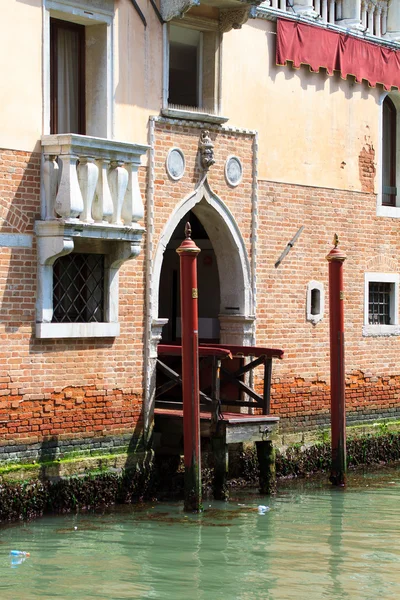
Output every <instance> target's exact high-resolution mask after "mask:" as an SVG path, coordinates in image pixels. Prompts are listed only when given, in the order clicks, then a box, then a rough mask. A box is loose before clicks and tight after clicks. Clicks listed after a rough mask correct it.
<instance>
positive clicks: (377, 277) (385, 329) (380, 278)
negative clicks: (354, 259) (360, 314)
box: [363, 272, 400, 337]
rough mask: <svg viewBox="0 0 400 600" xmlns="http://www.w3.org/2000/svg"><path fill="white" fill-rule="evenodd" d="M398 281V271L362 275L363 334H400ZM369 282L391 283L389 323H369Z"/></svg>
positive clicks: (399, 280)
mask: <svg viewBox="0 0 400 600" xmlns="http://www.w3.org/2000/svg"><path fill="white" fill-rule="evenodd" d="M399 282H400V276H399V274H398V273H373V272H369V273H365V275H364V326H363V336H366V337H373V336H394V335H400V325H399ZM370 283H392V284H393V290H392V295H391V302H390V319H391V321H392V323H391V324H390V325H370V324H369V322H368V321H369V306H368V304H369V284H370Z"/></svg>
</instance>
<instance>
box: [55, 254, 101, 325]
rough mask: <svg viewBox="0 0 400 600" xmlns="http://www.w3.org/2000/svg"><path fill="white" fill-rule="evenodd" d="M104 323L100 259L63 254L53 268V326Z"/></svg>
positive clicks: (93, 255) (98, 255)
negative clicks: (56, 324) (55, 324)
mask: <svg viewBox="0 0 400 600" xmlns="http://www.w3.org/2000/svg"><path fill="white" fill-rule="evenodd" d="M103 321H104V255H103V254H67V256H62V257H61V258H58V259H57V260H56V261H55V263H54V267H53V323H91V322H103Z"/></svg>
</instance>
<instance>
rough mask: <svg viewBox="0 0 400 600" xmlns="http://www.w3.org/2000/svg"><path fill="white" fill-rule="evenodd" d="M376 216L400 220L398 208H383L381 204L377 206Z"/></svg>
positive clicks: (399, 207) (399, 209)
mask: <svg viewBox="0 0 400 600" xmlns="http://www.w3.org/2000/svg"><path fill="white" fill-rule="evenodd" d="M376 216H377V217H389V218H392V219H400V206H384V205H383V204H378V206H377V209H376Z"/></svg>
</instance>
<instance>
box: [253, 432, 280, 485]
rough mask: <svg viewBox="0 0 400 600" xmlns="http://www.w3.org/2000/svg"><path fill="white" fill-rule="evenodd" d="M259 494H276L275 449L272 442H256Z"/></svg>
mask: <svg viewBox="0 0 400 600" xmlns="http://www.w3.org/2000/svg"><path fill="white" fill-rule="evenodd" d="M256 448H257V458H258V468H259V478H260V479H259V481H260V493H261V494H267V495H270V494H274V493H275V492H276V467H275V448H274V445H273V443H272V441H270V440H267V441H265V442H256Z"/></svg>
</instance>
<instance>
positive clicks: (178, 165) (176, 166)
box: [166, 148, 185, 181]
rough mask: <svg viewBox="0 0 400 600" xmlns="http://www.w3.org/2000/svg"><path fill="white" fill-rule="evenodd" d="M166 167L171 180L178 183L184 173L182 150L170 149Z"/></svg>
mask: <svg viewBox="0 0 400 600" xmlns="http://www.w3.org/2000/svg"><path fill="white" fill-rule="evenodd" d="M166 167H167V173H168V175H169V176H170V177H171V179H174V180H175V181H178V179H180V178H181V177H182V175H183V174H184V172H185V156H184V154H183V152H182V150H180V149H179V148H171V150H170V151H169V152H168V154H167V161H166Z"/></svg>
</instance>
